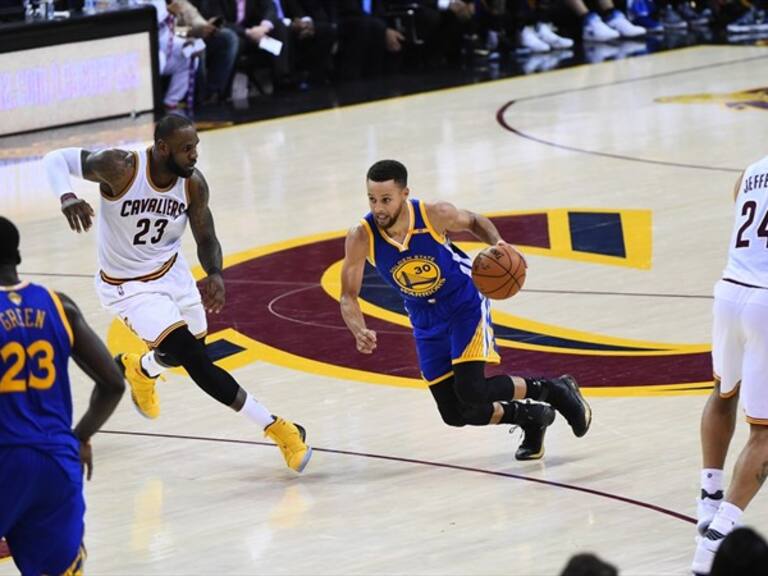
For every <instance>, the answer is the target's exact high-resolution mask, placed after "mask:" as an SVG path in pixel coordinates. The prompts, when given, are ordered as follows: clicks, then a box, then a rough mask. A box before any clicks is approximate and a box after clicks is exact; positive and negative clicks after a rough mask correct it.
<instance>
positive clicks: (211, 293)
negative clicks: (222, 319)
mask: <svg viewBox="0 0 768 576" xmlns="http://www.w3.org/2000/svg"><path fill="white" fill-rule="evenodd" d="M200 293H201V295H202V296H203V306H204V307H205V310H206V311H207V312H214V313H216V314H218V313H219V312H221V309H222V308H224V294H225V293H224V278H222V277H221V274H219V273H218V272H217V273H216V274H211V275H210V276H206V277H205V278H203V279H202V280H201V281H200Z"/></svg>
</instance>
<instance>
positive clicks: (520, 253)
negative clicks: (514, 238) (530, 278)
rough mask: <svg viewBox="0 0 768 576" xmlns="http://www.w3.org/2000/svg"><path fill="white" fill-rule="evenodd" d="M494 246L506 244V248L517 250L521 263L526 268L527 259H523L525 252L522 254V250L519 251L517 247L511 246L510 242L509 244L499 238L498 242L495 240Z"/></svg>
mask: <svg viewBox="0 0 768 576" xmlns="http://www.w3.org/2000/svg"><path fill="white" fill-rule="evenodd" d="M496 246H507V247H508V248H511V249H512V250H514V251H515V252H517V254H519V255H520V258H521V259H522V260H523V265H524V266H525V267H526V268H528V260H526V259H525V254H523V253H522V252H520V250H518V249H517V248H515V247H514V246H512V244H509V243H508V242H505V241H504V240H499V241H498V242H496Z"/></svg>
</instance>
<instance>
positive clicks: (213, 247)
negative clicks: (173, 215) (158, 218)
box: [187, 170, 223, 276]
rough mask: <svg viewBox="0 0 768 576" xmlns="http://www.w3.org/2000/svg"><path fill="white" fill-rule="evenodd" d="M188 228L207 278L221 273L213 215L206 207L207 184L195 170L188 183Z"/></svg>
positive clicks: (219, 249) (220, 258) (221, 262)
mask: <svg viewBox="0 0 768 576" xmlns="http://www.w3.org/2000/svg"><path fill="white" fill-rule="evenodd" d="M189 196H190V198H189V206H188V208H187V210H188V212H187V214H188V216H189V226H190V228H192V235H193V236H194V237H195V242H196V243H197V258H198V260H200V265H201V266H202V267H203V270H205V272H206V274H208V275H209V276H210V275H211V274H218V273H221V267H222V265H223V260H222V255H221V244H219V239H218V238H216V229H215V227H214V225H213V214H211V209H210V208H209V206H208V197H209V192H208V183H207V182H206V181H205V178H204V177H203V175H202V173H200V171H199V170H195V173H194V174H193V175H192V177H191V178H190V182H189Z"/></svg>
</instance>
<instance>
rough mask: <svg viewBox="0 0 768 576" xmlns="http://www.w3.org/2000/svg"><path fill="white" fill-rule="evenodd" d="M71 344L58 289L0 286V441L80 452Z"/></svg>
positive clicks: (58, 451) (61, 452)
mask: <svg viewBox="0 0 768 576" xmlns="http://www.w3.org/2000/svg"><path fill="white" fill-rule="evenodd" d="M72 343H73V336H72V328H71V327H70V325H69V322H68V320H67V317H66V315H65V313H64V308H63V307H62V304H61V300H60V299H59V297H58V296H57V295H56V294H55V293H54V292H52V291H49V290H48V289H46V288H44V287H42V286H39V285H36V284H31V283H24V284H22V285H20V286H17V287H13V288H0V446H29V447H35V448H41V449H43V450H45V451H47V452H49V453H52V454H59V455H66V456H75V457H77V455H78V453H79V443H78V441H77V439H76V438H75V436H74V434H73V433H72V395H71V390H70V384H69V375H68V370H67V365H68V363H69V356H70V353H71V348H72Z"/></svg>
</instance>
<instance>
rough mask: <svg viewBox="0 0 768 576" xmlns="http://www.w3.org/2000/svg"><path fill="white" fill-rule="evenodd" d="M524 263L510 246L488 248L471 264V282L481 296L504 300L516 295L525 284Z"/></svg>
mask: <svg viewBox="0 0 768 576" xmlns="http://www.w3.org/2000/svg"><path fill="white" fill-rule="evenodd" d="M525 273H526V268H525V261H524V260H523V257H522V256H521V255H520V253H519V252H518V251H517V250H515V249H514V248H512V247H511V246H506V245H502V246H498V245H497V246H489V247H488V248H486V249H485V250H483V251H482V252H480V254H478V255H477V256H476V257H475V260H474V262H472V280H473V282H474V283H475V286H477V289H478V290H479V291H480V293H481V294H483V295H485V296H487V297H488V298H491V299H493V300H504V299H505V298H509V297H510V296H514V295H515V294H517V293H518V292H519V291H520V289H521V288H522V287H523V284H524V283H525Z"/></svg>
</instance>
